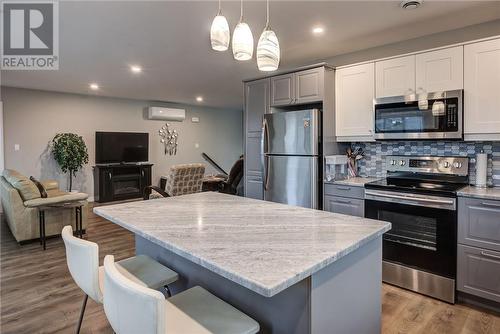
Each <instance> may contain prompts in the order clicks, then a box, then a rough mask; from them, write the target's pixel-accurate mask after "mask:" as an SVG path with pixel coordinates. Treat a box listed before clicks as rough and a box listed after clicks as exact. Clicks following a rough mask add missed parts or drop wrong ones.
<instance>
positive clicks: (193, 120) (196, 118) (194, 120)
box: [191, 117, 200, 123]
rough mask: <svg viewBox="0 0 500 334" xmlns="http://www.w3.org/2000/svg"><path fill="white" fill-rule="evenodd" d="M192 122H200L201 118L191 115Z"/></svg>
mask: <svg viewBox="0 0 500 334" xmlns="http://www.w3.org/2000/svg"><path fill="white" fill-rule="evenodd" d="M191 122H193V123H200V118H199V117H191Z"/></svg>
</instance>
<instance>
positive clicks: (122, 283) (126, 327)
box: [104, 255, 166, 334]
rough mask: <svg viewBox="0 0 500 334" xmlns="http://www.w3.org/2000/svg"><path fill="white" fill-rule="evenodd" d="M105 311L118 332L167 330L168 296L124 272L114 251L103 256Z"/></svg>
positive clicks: (157, 333)
mask: <svg viewBox="0 0 500 334" xmlns="http://www.w3.org/2000/svg"><path fill="white" fill-rule="evenodd" d="M104 312H105V313H106V317H107V318H108V321H109V323H110V324H111V327H113V330H114V331H115V332H116V333H117V334H137V333H141V334H160V333H161V334H164V333H165V325H166V324H165V321H166V319H165V318H166V315H165V297H164V296H163V294H162V293H161V292H159V291H156V290H153V289H149V288H146V287H144V286H141V285H139V284H137V283H136V282H133V281H132V280H130V279H128V278H127V277H125V276H123V274H121V273H120V272H119V271H118V269H117V268H116V265H115V261H114V257H113V255H106V257H105V258H104Z"/></svg>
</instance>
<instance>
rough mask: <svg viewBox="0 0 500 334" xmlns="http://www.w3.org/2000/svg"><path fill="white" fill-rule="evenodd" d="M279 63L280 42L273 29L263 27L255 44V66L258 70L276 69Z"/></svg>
mask: <svg viewBox="0 0 500 334" xmlns="http://www.w3.org/2000/svg"><path fill="white" fill-rule="evenodd" d="M279 64H280V44H279V42H278V37H276V34H275V33H274V31H272V30H271V29H269V28H267V27H266V28H265V29H264V31H263V32H262V35H260V38H259V43H258V44H257V66H258V67H259V70H260V71H264V72H269V71H276V70H277V69H278V66H279Z"/></svg>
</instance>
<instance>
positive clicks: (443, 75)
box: [415, 46, 464, 94]
mask: <svg viewBox="0 0 500 334" xmlns="http://www.w3.org/2000/svg"><path fill="white" fill-rule="evenodd" d="M415 64H416V65H415V67H416V85H415V86H416V89H417V94H419V93H433V92H441V91H446V90H455V89H463V88H464V72H463V68H464V58H463V47H462V46H457V47H453V48H448V49H441V50H437V51H431V52H425V53H421V54H417V55H416V58H415Z"/></svg>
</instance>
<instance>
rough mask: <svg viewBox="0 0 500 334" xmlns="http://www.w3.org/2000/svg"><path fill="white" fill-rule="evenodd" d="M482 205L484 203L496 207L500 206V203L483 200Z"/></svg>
mask: <svg viewBox="0 0 500 334" xmlns="http://www.w3.org/2000/svg"><path fill="white" fill-rule="evenodd" d="M481 205H484V206H493V207H495V208H500V203H491V202H482V203H481Z"/></svg>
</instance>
